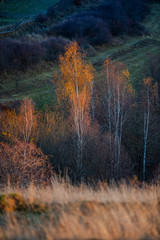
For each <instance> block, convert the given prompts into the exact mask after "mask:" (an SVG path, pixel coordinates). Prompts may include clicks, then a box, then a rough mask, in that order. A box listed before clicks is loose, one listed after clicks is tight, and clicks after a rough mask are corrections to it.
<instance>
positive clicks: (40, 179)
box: [0, 140, 52, 186]
mask: <svg viewBox="0 0 160 240" xmlns="http://www.w3.org/2000/svg"><path fill="white" fill-rule="evenodd" d="M0 165H1V168H0V181H1V184H3V185H5V184H7V182H8V180H10V183H11V185H14V186H27V185H29V184H30V183H31V182H34V183H35V184H43V183H44V182H45V183H49V181H50V177H51V176H52V168H51V166H50V165H49V163H48V160H47V158H46V156H44V155H43V153H42V151H41V150H40V149H38V148H37V147H36V146H35V145H34V144H32V143H26V142H22V141H18V140H15V141H14V143H13V144H10V145H9V144H7V143H6V144H5V143H0Z"/></svg>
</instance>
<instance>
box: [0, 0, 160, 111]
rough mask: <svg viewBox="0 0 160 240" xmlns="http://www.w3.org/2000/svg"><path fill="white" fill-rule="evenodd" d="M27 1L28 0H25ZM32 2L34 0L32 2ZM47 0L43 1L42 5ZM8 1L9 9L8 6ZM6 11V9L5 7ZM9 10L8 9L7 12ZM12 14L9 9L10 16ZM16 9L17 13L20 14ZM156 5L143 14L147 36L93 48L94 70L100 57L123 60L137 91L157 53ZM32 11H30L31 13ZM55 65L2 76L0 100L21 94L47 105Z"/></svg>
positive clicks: (158, 22) (159, 30) (159, 49)
mask: <svg viewBox="0 0 160 240" xmlns="http://www.w3.org/2000/svg"><path fill="white" fill-rule="evenodd" d="M29 2H30V1H29ZM33 2H35V4H36V2H37V1H36V0H35V1H33ZM43 3H44V1H42V0H41V1H40V4H39V5H38V9H37V10H36V9H34V11H36V12H38V11H40V8H41V9H42V8H43ZM46 3H47V4H48V6H49V1H45V4H46ZM12 7H13V6H12V4H11V6H10V8H12ZM29 9H30V8H26V10H24V12H25V13H26V14H25V16H27V14H32V13H30V12H29ZM8 11H9V8H8ZM11 12H12V11H11ZM15 13H16V9H15V10H13V13H12V17H13V16H14V14H15ZM21 13H22V12H21V10H19V15H20V14H21ZM159 13H160V4H158V3H154V4H152V5H151V12H150V14H149V15H148V16H147V17H146V19H145V21H144V23H143V24H144V25H145V26H146V27H147V29H148V31H149V33H150V34H149V35H148V36H146V35H143V36H140V37H124V39H123V38H118V39H116V41H115V43H114V46H113V45H112V46H110V47H109V46H103V47H101V48H99V49H96V51H95V53H94V55H93V56H91V57H87V60H88V61H90V62H91V63H93V65H94V67H95V68H96V70H97V72H99V71H100V69H101V67H102V65H103V62H104V60H105V59H106V58H107V57H110V58H111V59H113V60H114V61H122V62H123V63H125V64H126V65H127V67H128V69H129V72H130V74H131V82H132V84H133V87H134V88H135V89H136V91H138V90H139V89H140V86H141V83H142V79H143V77H145V76H146V75H147V65H148V61H149V59H150V56H151V55H157V54H159V53H160V39H159V36H160V15H159ZM33 14H34V13H33ZM57 69H58V66H57V65H55V64H53V63H48V64H46V63H45V64H41V66H38V67H36V69H35V70H29V71H27V72H25V73H15V74H10V75H6V76H4V75H3V76H2V77H1V79H0V82H1V84H0V94H1V99H0V101H1V102H8V101H11V100H17V99H22V98H23V97H24V96H26V95H27V96H29V97H32V98H33V100H35V101H36V103H37V105H38V106H39V107H42V108H43V106H44V105H48V104H54V94H53V92H54V86H53V84H52V81H51V80H52V76H53V74H54V73H55V71H57Z"/></svg>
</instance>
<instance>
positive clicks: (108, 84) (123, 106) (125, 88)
mask: <svg viewBox="0 0 160 240" xmlns="http://www.w3.org/2000/svg"><path fill="white" fill-rule="evenodd" d="M102 79H103V82H102V83H101V84H102V85H101V97H100V99H101V103H102V106H103V111H104V115H105V120H106V122H107V130H108V135H109V151H110V162H111V175H112V174H113V173H114V172H116V174H117V175H118V171H119V164H120V155H121V141H122V134H123V126H124V123H125V121H126V120H127V117H128V113H129V109H130V105H131V102H132V101H131V98H132V96H133V93H134V90H133V88H132V86H131V84H130V74H129V71H128V69H127V68H126V66H125V65H124V64H123V63H121V62H112V61H110V60H109V59H106V60H105V62H104V68H103V71H102Z"/></svg>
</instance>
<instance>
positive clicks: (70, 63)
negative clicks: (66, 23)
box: [57, 42, 94, 174]
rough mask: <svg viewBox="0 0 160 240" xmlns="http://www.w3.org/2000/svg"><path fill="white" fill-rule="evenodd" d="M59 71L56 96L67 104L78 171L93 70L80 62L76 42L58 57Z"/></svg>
mask: <svg viewBox="0 0 160 240" xmlns="http://www.w3.org/2000/svg"><path fill="white" fill-rule="evenodd" d="M60 72H61V77H60V81H59V82H58V88H57V96H58V99H59V101H61V100H62V99H64V100H65V101H67V103H68V106H69V112H70V119H71V128H72V131H73V133H74V134H75V136H76V140H75V142H76V150H77V156H76V169H77V172H78V174H81V172H82V164H83V150H84V147H85V145H86V141H85V137H86V135H87V132H88V129H89V126H90V122H91V118H90V108H91V99H92V94H93V78H94V69H93V67H92V65H91V64H86V63H85V62H84V60H83V56H82V54H81V52H80V49H79V47H78V44H77V43H76V42H72V43H71V44H69V45H68V46H67V47H66V52H65V54H64V56H60Z"/></svg>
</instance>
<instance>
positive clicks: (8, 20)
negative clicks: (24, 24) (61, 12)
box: [0, 0, 59, 25]
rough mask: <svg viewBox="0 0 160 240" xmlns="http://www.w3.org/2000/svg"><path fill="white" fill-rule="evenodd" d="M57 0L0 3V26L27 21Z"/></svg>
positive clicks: (15, 0)
mask: <svg viewBox="0 0 160 240" xmlns="http://www.w3.org/2000/svg"><path fill="white" fill-rule="evenodd" d="M58 1H59V0H12V1H4V3H0V15H2V16H4V17H2V18H0V25H4V24H12V23H16V22H19V21H20V20H24V19H26V18H27V19H28V18H30V17H32V16H34V15H36V14H37V13H39V12H43V11H44V10H46V9H47V8H48V7H49V6H52V5H53V4H54V3H55V4H56V3H57V2H58Z"/></svg>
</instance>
